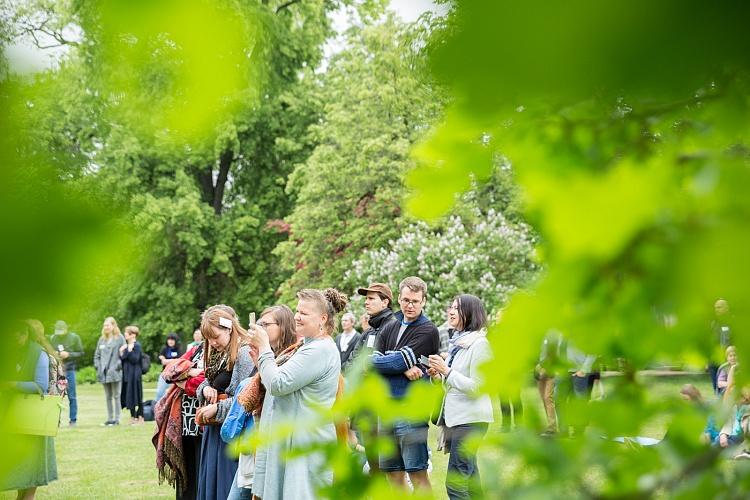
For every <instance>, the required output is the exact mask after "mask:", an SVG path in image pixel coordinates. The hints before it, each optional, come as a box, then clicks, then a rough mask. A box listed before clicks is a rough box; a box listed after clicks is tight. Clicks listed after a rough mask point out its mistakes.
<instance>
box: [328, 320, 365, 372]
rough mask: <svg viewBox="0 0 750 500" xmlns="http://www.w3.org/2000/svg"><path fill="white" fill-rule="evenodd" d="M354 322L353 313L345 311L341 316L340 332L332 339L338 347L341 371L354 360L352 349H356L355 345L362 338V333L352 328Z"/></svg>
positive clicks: (345, 369)
mask: <svg viewBox="0 0 750 500" xmlns="http://www.w3.org/2000/svg"><path fill="white" fill-rule="evenodd" d="M355 322H356V318H355V317H354V314H352V313H350V312H348V313H345V314H344V315H343V316H342V317H341V329H342V332H341V333H340V334H338V335H337V336H336V338H335V339H334V342H336V347H337V348H338V349H339V354H340V356H341V371H342V372H344V373H346V371H347V369H348V368H349V365H350V364H351V363H352V361H353V360H354V358H353V356H352V354H354V351H355V350H356V348H357V345H358V344H359V341H360V339H361V338H362V334H360V333H358V332H357V330H355V329H354V323H355Z"/></svg>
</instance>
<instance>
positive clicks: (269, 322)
mask: <svg viewBox="0 0 750 500" xmlns="http://www.w3.org/2000/svg"><path fill="white" fill-rule="evenodd" d="M256 324H257V325H258V327H260V328H263V329H264V330H266V332H267V333H268V340H269V344H270V345H271V349H272V350H273V353H274V356H276V364H278V365H281V364H283V363H284V361H285V360H287V359H289V357H291V355H292V354H294V352H296V350H297V349H299V347H300V346H301V345H302V342H298V341H297V333H296V327H295V325H294V313H293V312H292V310H291V309H289V307H288V306H285V305H276V306H271V307H267V308H265V309H264V310H263V312H262V313H260V319H259V320H258V322H257V323H256ZM250 356H251V357H252V358H253V362H254V363H257V360H258V351H257V350H256V349H254V348H251V349H250ZM254 372H256V370H254ZM241 387H242V389H241V390H240V392H239V394H238V395H237V402H238V403H239V404H240V405H241V407H242V408H243V409H244V411H245V412H246V413H247V414H249V415H250V418H252V416H253V415H255V416H256V417H257V418H258V419H260V411H261V408H262V407H263V400H264V398H265V390H264V389H263V385H262V384H261V382H260V375H259V374H257V373H253V375H251V378H250V379H249V380H248V382H247V383H246V384H245V385H244V386H241ZM254 469H255V456H254V455H250V454H244V453H241V454H240V458H239V466H238V467H237V474H236V475H235V477H234V482H233V485H232V491H231V492H230V493H229V496H228V497H227V500H243V499H250V498H252V483H253V478H254Z"/></svg>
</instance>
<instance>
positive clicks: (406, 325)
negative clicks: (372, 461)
mask: <svg viewBox="0 0 750 500" xmlns="http://www.w3.org/2000/svg"><path fill="white" fill-rule="evenodd" d="M426 297H427V284H426V283H425V282H424V281H423V280H422V279H420V278H417V277H416V276H410V277H408V278H405V279H404V280H403V281H402V282H401V283H400V285H399V305H400V306H401V311H400V312H398V313H396V314H395V315H394V316H395V318H396V320H397V321H394V322H390V323H388V325H387V326H386V327H384V328H382V329H381V331H380V333H379V335H378V336H377V338H376V339H375V351H374V352H373V355H372V363H373V367H374V368H375V370H376V371H377V372H378V373H379V374H380V375H382V376H383V377H384V378H385V379H386V381H387V382H388V386H389V388H390V392H391V397H393V398H394V399H401V398H403V397H405V396H406V394H407V392H408V389H409V387H410V385H411V384H413V383H418V381H419V380H421V379H423V378H426V373H425V369H424V368H422V367H421V366H420V365H419V359H420V356H430V355H431V354H439V347H440V336H439V333H438V329H437V328H436V327H435V325H434V324H433V323H432V321H430V320H429V319H428V318H427V316H425V315H424V314H423V313H422V309H423V308H424V305H425V302H426ZM427 430H428V422H427V421H424V422H415V421H396V422H393V423H392V424H390V425H382V426H381V429H380V432H381V435H382V436H383V437H387V438H389V439H391V440H392V441H393V443H394V445H395V447H396V451H395V452H394V453H393V454H392V455H390V456H386V455H381V456H380V469H381V470H382V471H384V472H386V473H387V474H388V479H389V480H390V481H391V483H392V484H394V485H396V486H399V487H401V488H404V489H406V488H407V487H408V486H407V483H406V474H407V473H408V474H409V478H410V479H411V482H412V484H413V485H414V487H415V488H417V489H421V490H423V491H429V490H430V489H431V486H430V479H429V477H428V476H427V467H428V450H427Z"/></svg>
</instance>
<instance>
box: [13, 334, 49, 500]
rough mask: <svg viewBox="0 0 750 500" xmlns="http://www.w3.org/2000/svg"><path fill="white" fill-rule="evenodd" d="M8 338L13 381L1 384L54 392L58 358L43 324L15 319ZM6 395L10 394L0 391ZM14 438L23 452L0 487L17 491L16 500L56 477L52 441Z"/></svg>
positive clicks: (30, 391) (25, 391) (22, 390)
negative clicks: (13, 360)
mask: <svg viewBox="0 0 750 500" xmlns="http://www.w3.org/2000/svg"><path fill="white" fill-rule="evenodd" d="M12 331H13V335H12V337H11V339H12V340H13V341H15V342H16V345H15V346H14V347H15V350H14V354H15V355H16V356H15V358H16V360H15V361H16V362H15V363H13V365H14V366H13V368H11V369H10V370H9V371H8V372H6V373H9V375H11V374H12V375H11V376H12V377H13V380H10V381H6V383H5V384H3V385H4V386H6V387H8V388H9V393H11V394H12V393H16V394H38V393H39V392H41V393H43V394H55V393H57V391H56V389H57V388H56V381H57V380H56V379H57V376H56V374H57V363H58V361H57V359H56V358H55V352H54V350H53V349H52V347H51V346H50V345H49V343H48V342H47V340H46V339H45V338H44V327H43V326H42V325H41V323H40V322H38V321H36V320H29V321H27V322H20V321H19V322H17V323H15V324H14V325H13V330H12ZM3 397H4V398H5V397H9V394H3ZM13 440H14V441H15V443H16V444H17V445H18V446H19V448H21V449H23V450H25V451H26V453H22V454H20V456H18V457H14V459H13V460H12V461H11V463H12V465H11V467H10V470H8V471H6V474H5V475H4V477H3V478H2V480H1V482H0V490H2V491H6V490H17V491H18V493H17V497H16V498H18V499H24V500H31V499H33V498H34V496H35V495H36V490H37V488H38V487H39V486H44V485H46V484H49V483H50V482H51V481H54V480H56V479H57V460H56V457H55V440H54V438H52V437H49V436H32V435H25V434H24V435H15V436H13Z"/></svg>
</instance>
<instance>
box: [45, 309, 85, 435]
mask: <svg viewBox="0 0 750 500" xmlns="http://www.w3.org/2000/svg"><path fill="white" fill-rule="evenodd" d="M50 344H52V347H53V348H54V349H56V350H57V353H58V354H59V355H60V358H61V359H62V360H63V364H64V366H65V378H67V379H68V401H69V402H70V414H69V417H70V423H69V425H70V426H71V427H73V426H75V425H76V421H77V420H78V399H77V398H76V368H77V363H78V359H79V358H80V357H81V356H83V344H81V337H79V336H78V335H77V334H75V333H73V332H68V324H67V323H65V321H63V320H58V321H57V322H56V323H55V333H54V334H53V335H52V336H51V337H50Z"/></svg>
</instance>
